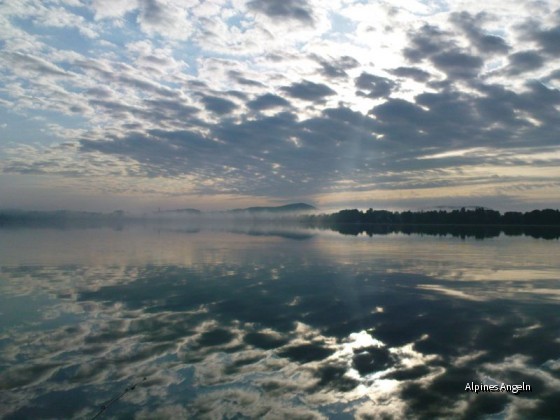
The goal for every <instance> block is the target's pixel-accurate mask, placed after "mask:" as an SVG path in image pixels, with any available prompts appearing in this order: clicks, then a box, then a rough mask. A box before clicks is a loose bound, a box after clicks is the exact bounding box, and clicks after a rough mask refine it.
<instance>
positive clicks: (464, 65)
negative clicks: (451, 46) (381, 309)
mask: <svg viewBox="0 0 560 420" xmlns="http://www.w3.org/2000/svg"><path fill="white" fill-rule="evenodd" d="M431 61H432V63H434V65H435V66H436V67H437V68H438V69H439V70H441V71H443V72H444V73H445V74H446V75H447V77H448V78H451V79H470V78H474V77H476V76H477V75H478V73H479V71H480V69H481V68H482V64H483V61H482V59H481V58H480V57H477V56H474V55H470V54H467V53H465V52H460V51H447V52H442V53H439V54H436V55H434V56H432V57H431Z"/></svg>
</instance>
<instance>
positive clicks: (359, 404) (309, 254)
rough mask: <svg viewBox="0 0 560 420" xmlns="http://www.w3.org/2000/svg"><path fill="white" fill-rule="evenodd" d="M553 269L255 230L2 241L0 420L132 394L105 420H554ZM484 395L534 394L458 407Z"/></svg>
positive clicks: (419, 244)
mask: <svg viewBox="0 0 560 420" xmlns="http://www.w3.org/2000/svg"><path fill="white" fill-rule="evenodd" d="M232 230H233V232H232ZM558 251H559V243H558V240H544V239H537V238H532V237H526V236H519V237H507V236H504V235H498V236H494V237H492V238H487V239H483V240H477V239H474V238H469V237H466V238H464V239H461V238H460V237H453V236H450V235H447V236H445V235H440V236H432V235H420V234H401V233H389V234H384V235H378V234H375V233H371V236H368V235H365V234H361V235H357V236H353V235H341V234H339V233H336V232H332V231H319V230H303V229H296V228H295V227H294V228H289V229H286V228H282V226H278V225H276V226H266V227H263V226H262V225H261V226H257V225H252V224H249V225H245V224H244V225H241V224H237V225H234V226H227V227H223V226H222V227H218V226H213V227H212V229H208V226H206V227H201V226H198V227H186V226H184V225H172V224H163V225H158V226H139V225H134V226H124V228H122V229H121V230H115V229H77V230H51V229H41V230H35V229H18V230H0V268H1V271H0V308H1V309H0V312H1V316H0V392H1V394H2V398H1V399H0V415H2V416H3V417H5V418H8V419H9V418H91V417H93V416H95V415H96V413H98V412H99V410H100V407H101V406H102V405H103V404H106V402H107V401H108V400H111V398H114V397H115V396H117V395H119V394H122V392H123V391H124V390H125V389H127V387H130V386H131V385H133V384H137V386H136V387H135V389H133V390H130V391H129V392H127V393H126V394H124V395H123V396H122V398H120V399H119V400H118V401H116V402H115V403H114V404H111V405H110V407H108V408H107V410H106V411H105V412H104V413H103V417H104V418H112V417H116V418H118V417H127V418H154V417H157V416H160V417H163V418H181V417H183V418H185V417H189V418H192V417H194V418H222V417H223V416H225V417H227V418H233V417H235V416H238V417H243V416H245V417H251V418H256V417H267V416H268V417H290V418H354V417H362V418H368V417H370V418H371V417H373V418H377V417H382V416H386V417H388V418H391V417H393V418H402V417H409V418H421V417H424V418H430V417H434V416H440V417H441V416H443V417H455V418H461V417H463V418H473V417H484V416H492V415H496V416H497V418H505V417H507V416H519V417H537V418H543V417H553V416H554V415H556V414H557V410H556V406H557V401H558V398H560V342H559V341H558V331H560V319H559V318H558V316H557V314H558V310H559V309H560V267H559V265H558V263H557V255H558ZM144 378H145V379H144ZM489 381H496V382H497V383H502V382H503V383H506V384H521V383H523V382H525V383H526V384H530V385H531V386H532V391H531V392H522V393H518V394H511V393H504V392H498V393H478V394H476V393H472V392H468V391H465V386H466V384H467V383H470V382H474V383H475V384H480V383H481V382H484V383H489ZM493 418H494V417H493Z"/></svg>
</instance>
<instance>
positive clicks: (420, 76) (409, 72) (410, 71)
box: [389, 67, 430, 82]
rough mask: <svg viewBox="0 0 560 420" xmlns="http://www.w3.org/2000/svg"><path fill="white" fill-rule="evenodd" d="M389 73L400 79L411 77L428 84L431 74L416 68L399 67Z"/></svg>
mask: <svg viewBox="0 0 560 420" xmlns="http://www.w3.org/2000/svg"><path fill="white" fill-rule="evenodd" d="M389 72H390V73H391V74H394V75H395V76H398V77H409V78H411V79H413V80H415V81H417V82H426V81H427V80H428V79H429V78H430V73H428V72H427V71H424V70H422V69H419V68H416V67H397V68H396V69H392V70H389Z"/></svg>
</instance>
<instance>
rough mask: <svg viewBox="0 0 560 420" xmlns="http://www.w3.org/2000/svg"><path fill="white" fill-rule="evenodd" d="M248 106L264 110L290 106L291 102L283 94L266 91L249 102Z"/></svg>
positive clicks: (256, 109) (255, 109)
mask: <svg viewBox="0 0 560 420" xmlns="http://www.w3.org/2000/svg"><path fill="white" fill-rule="evenodd" d="M247 106H248V107H249V108H250V109H252V110H254V111H262V110H264V109H271V108H277V107H284V106H290V103H289V102H288V101H287V100H286V99H284V98H282V97H281V96H278V95H274V94H272V93H265V94H264V95H260V96H258V97H256V98H255V99H253V100H251V101H249V102H247Z"/></svg>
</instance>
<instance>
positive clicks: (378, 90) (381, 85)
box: [355, 73, 395, 99]
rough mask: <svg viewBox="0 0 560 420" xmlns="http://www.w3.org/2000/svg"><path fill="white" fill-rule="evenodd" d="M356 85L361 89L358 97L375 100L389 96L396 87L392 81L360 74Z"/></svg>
mask: <svg viewBox="0 0 560 420" xmlns="http://www.w3.org/2000/svg"><path fill="white" fill-rule="evenodd" d="M355 84H356V87H357V88H358V89H361V90H359V91H358V92H357V95H359V96H367V97H368V98H373V99H375V98H380V97H384V96H389V94H390V93H391V90H392V88H393V87H394V86H395V83H394V82H393V81H392V80H390V79H387V78H385V77H380V76H375V75H373V74H369V73H362V74H360V76H359V77H358V78H356V80H355ZM364 91H365V92H364Z"/></svg>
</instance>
